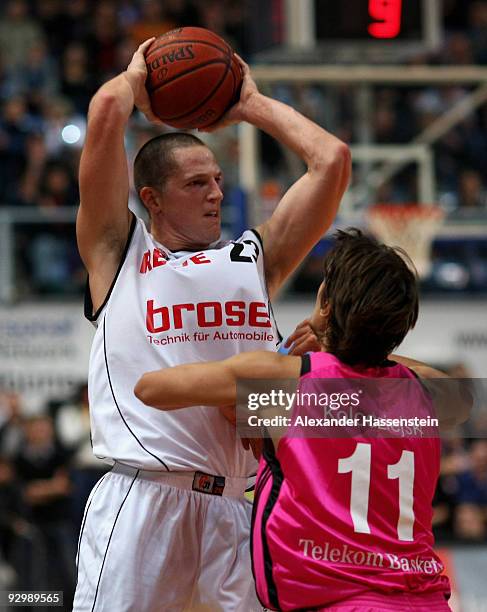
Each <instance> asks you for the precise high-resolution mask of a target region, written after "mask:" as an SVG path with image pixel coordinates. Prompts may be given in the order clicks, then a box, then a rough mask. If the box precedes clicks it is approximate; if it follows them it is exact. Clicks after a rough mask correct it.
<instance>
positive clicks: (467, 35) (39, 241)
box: [0, 0, 487, 298]
mask: <svg viewBox="0 0 487 612" xmlns="http://www.w3.org/2000/svg"><path fill="white" fill-rule="evenodd" d="M257 6H259V7H260V5H258V4H257V3H256V1H255V0H245V1H240V0H98V1H95V0H66V1H62V0H4V2H2V3H1V5H0V210H1V207H5V206H10V207H14V208H15V209H21V208H26V207H33V208H34V209H35V210H36V211H38V212H39V213H40V214H41V215H42V219H45V222H44V223H38V221H36V222H32V223H30V222H29V221H28V220H26V221H25V223H24V225H22V224H20V223H19V224H17V225H16V226H15V235H14V240H13V243H14V245H15V251H16V252H15V257H14V259H15V262H16V269H15V278H16V279H18V281H17V285H18V287H17V295H16V296H15V297H18V298H22V297H24V296H26V295H29V293H31V294H34V295H43V294H44V295H46V294H47V295H52V294H56V293H58V294H59V293H65V294H68V295H72V294H76V293H79V292H80V291H81V290H82V287H83V284H84V274H83V269H82V266H81V263H80V261H79V258H78V255H77V251H76V246H75V240H74V232H73V226H72V221H69V223H68V221H66V222H65V223H56V224H51V225H49V224H47V225H46V223H48V222H49V218H50V216H51V217H54V216H55V213H56V211H58V210H59V209H61V208H62V207H74V206H76V205H77V203H78V198H79V194H78V186H77V178H76V177H77V168H78V163H79V155H80V149H81V146H82V143H83V138H84V133H85V130H86V112H87V108H88V104H89V100H90V98H91V96H92V95H93V93H94V92H95V91H96V89H97V87H99V86H100V84H101V83H103V82H104V81H106V80H107V79H108V78H110V77H111V76H114V75H115V74H117V73H119V72H120V71H122V70H123V69H124V68H125V67H126V66H127V64H128V62H129V61H130V58H131V55H132V53H133V51H134V49H135V48H136V46H137V45H138V44H139V43H140V42H141V41H142V40H144V39H146V38H147V37H149V36H151V35H155V34H161V33H163V32H165V31H167V30H169V29H171V28H173V27H176V26H180V25H188V24H191V25H198V26H202V27H206V28H209V29H211V30H213V31H215V32H216V33H218V34H220V35H221V36H223V37H224V38H226V39H227V40H228V41H229V42H230V43H231V44H232V45H233V46H234V48H235V49H236V50H237V51H239V52H240V53H241V54H242V55H243V56H244V57H245V58H246V59H247V60H249V61H253V60H254V59H255V58H256V57H258V54H257V55H256V52H258V51H260V50H262V49H263V48H265V47H266V46H267V47H269V46H272V45H275V44H278V43H280V42H282V36H283V35H282V33H283V30H284V27H283V14H284V9H285V3H284V0H272V1H269V2H268V3H265V6H262V7H260V8H259V10H258V11H256V7H257ZM442 6H443V11H444V15H443V22H444V27H445V37H444V42H443V44H442V46H441V48H440V49H438V51H436V52H434V53H429V54H423V55H420V56H417V55H416V56H414V57H409V58H408V59H407V60H405V61H407V62H408V63H410V64H417V65H420V64H432V65H469V64H478V65H486V64H487V0H445V2H443V3H442ZM258 22H259V25H256V24H257V23H258ZM262 23H264V25H262ZM264 90H265V91H266V92H268V93H270V94H271V95H273V96H274V97H277V98H279V99H282V100H283V101H285V102H289V103H290V104H292V105H293V106H295V107H296V108H298V109H299V110H301V111H302V112H303V113H305V114H306V115H308V116H310V117H312V118H313V119H314V120H316V121H317V122H318V123H320V124H322V125H324V126H325V127H327V128H329V129H330V130H331V131H332V132H334V133H336V134H337V135H338V136H339V137H340V138H342V139H343V140H344V141H346V142H348V143H354V142H357V141H358V140H359V134H358V133H357V131H358V129H359V128H358V126H357V122H356V120H355V119H356V116H357V108H356V105H355V98H356V95H355V94H356V91H355V89H354V88H353V87H351V86H346V85H343V86H340V87H338V86H320V85H317V84H309V85H307V84H305V85H302V84H278V85H276V86H272V87H270V86H264ZM470 90H471V87H469V86H466V85H457V84H454V83H453V84H451V85H447V86H439V87H437V86H431V87H426V88H425V87H390V86H377V87H375V88H374V91H373V96H374V98H373V99H374V103H373V113H372V117H371V126H370V128H371V134H372V137H373V140H374V141H375V142H377V143H407V142H408V141H409V140H410V139H411V138H412V137H414V136H415V135H417V134H419V133H420V132H421V131H422V130H424V129H426V128H427V127H428V126H430V125H431V124H432V123H433V122H434V121H435V120H437V119H438V118H439V117H440V116H442V115H443V114H444V113H445V111H448V110H449V109H451V108H452V107H453V106H454V105H455V104H457V103H458V102H460V101H461V100H462V99H463V98H464V97H465V95H466V94H467V93H468V92H469V91H470ZM227 132H228V133H227ZM227 132H226V133H222V134H216V135H213V136H211V137H210V143H209V144H211V145H212V146H214V147H215V149H216V153H217V155H218V156H219V159H220V160H221V163H222V165H223V169H224V171H225V173H226V184H227V186H228V189H229V190H231V189H232V188H234V187H235V186H236V183H237V171H236V162H237V159H238V143H237V138H236V134H235V133H231V131H227ZM152 134H153V131H152V128H151V127H150V126H149V125H148V124H147V123H146V122H145V120H144V119H143V118H141V117H140V116H139V115H138V114H137V113H135V114H134V116H133V120H132V122H131V128H130V130H129V132H128V134H127V149H128V154H129V157H133V156H134V154H135V151H136V150H137V149H138V147H139V146H141V145H142V144H143V143H144V142H145V141H146V140H147V139H148V138H149V137H150V136H151V135H152ZM261 151H262V155H261V168H260V170H261V177H262V190H261V193H260V194H259V195H260V199H261V205H262V207H263V208H264V209H265V210H266V211H268V212H271V211H272V209H273V207H274V206H275V203H276V202H277V201H278V200H279V197H280V195H282V193H283V191H284V190H285V189H286V188H287V186H288V185H289V184H290V183H291V182H293V180H294V179H295V178H296V175H297V174H298V173H299V172H301V171H302V168H301V166H300V164H298V163H297V161H296V159H294V157H293V156H289V155H287V154H286V153H285V152H283V151H282V150H281V149H280V147H279V146H278V145H276V143H274V142H273V141H272V140H271V139H270V138H268V137H266V136H265V135H261ZM434 153H435V164H436V178H437V184H438V191H439V202H440V204H441V205H442V206H443V207H444V209H445V211H446V212H447V213H448V214H450V215H453V216H455V215H456V216H460V217H467V218H471V217H477V216H479V215H480V216H484V218H485V216H486V215H487V183H486V181H487V177H486V175H485V168H486V167H487V104H484V105H483V106H481V107H480V108H478V109H477V110H476V111H475V112H473V113H471V114H470V115H469V116H468V117H467V118H466V119H465V120H463V121H462V122H461V123H460V124H458V125H456V126H455V127H454V128H453V129H451V130H450V131H449V132H448V133H447V134H446V135H445V136H443V137H442V138H441V139H440V140H439V141H438V142H437V143H436V144H435V145H434ZM416 178H417V177H416V168H414V167H413V166H408V167H406V168H405V169H404V170H403V171H402V172H400V173H399V174H398V175H396V176H395V177H394V178H393V179H391V180H390V181H389V182H387V183H385V184H384V185H383V186H382V187H381V188H380V189H379V191H378V192H377V193H376V194H375V201H376V202H417V201H418V194H417V180H416ZM241 197H242V194H240V195H239V196H238V197H237V201H240V199H241ZM131 201H132V205H133V206H135V207H137V202H136V197H135V195H134V194H133V193H132V196H131ZM233 207H234V202H233V199H232V198H231V197H228V196H227V198H226V200H225V210H224V214H225V219H227V220H229V223H230V225H232V220H233V219H234V217H235V215H236V214H237V213H235V211H234V210H233ZM29 223H30V224H29ZM26 246H28V248H26Z"/></svg>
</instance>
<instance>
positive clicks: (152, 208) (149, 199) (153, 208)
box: [139, 187, 162, 217]
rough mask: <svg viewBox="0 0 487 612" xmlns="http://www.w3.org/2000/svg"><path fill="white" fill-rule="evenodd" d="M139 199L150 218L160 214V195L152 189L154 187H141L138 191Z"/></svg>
mask: <svg viewBox="0 0 487 612" xmlns="http://www.w3.org/2000/svg"><path fill="white" fill-rule="evenodd" d="M139 197H140V199H141V200H142V202H143V203H144V206H145V207H146V208H147V210H148V211H149V214H150V216H151V217H154V216H156V215H159V214H161V211H162V201H161V194H160V193H159V191H158V190H157V189H154V187H142V189H141V190H140V191H139Z"/></svg>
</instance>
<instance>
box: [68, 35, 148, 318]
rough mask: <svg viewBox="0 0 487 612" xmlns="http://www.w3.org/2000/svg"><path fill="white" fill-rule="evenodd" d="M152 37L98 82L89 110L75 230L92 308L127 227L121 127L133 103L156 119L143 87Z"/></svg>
mask: <svg viewBox="0 0 487 612" xmlns="http://www.w3.org/2000/svg"><path fill="white" fill-rule="evenodd" d="M152 40H153V39H150V40H148V41H146V42H145V43H143V44H142V45H140V47H139V48H138V49H137V51H136V52H135V54H134V56H133V58H132V61H131V62H130V64H129V66H128V68H127V70H126V71H125V72H123V73H122V74H120V75H118V76H117V77H115V78H113V79H112V80H110V81H108V82H107V83H105V84H104V85H102V87H100V89H99V90H98V91H97V92H96V94H95V95H94V96H93V98H92V100H91V103H90V107H89V111H88V127H87V133H86V142H85V145H84V147H83V152H82V155H81V161H80V169H79V186H80V208H79V212H78V218H77V221H76V233H77V238H78V248H79V252H80V255H81V258H82V260H83V262H84V264H85V266H86V268H87V270H88V272H89V275H90V290H91V295H92V300H93V305H94V307H95V309H97V307H98V306H99V305H100V304H101V303H102V302H103V300H104V298H105V295H106V293H107V291H108V289H109V287H110V285H111V283H112V281H113V278H114V275H115V273H116V270H117V267H118V264H119V261H120V257H121V255H122V252H123V249H124V246H125V243H126V240H127V237H128V233H129V227H130V218H131V215H130V211H129V209H128V196H129V178H128V169H127V159H126V155H125V147H124V134H125V128H126V126H127V122H128V119H129V117H130V115H131V113H132V110H133V108H134V104H135V105H136V106H138V108H140V110H142V112H144V113H145V114H146V115H147V117H148V118H149V119H150V120H154V119H155V118H154V116H153V115H152V113H151V111H150V103H149V98H148V95H147V91H146V89H145V79H146V75H147V72H146V66H145V60H144V50H145V49H146V47H147V46H148V45H149V44H150V43H151V42H152Z"/></svg>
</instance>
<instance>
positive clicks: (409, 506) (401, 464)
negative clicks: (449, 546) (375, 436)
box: [338, 442, 414, 542]
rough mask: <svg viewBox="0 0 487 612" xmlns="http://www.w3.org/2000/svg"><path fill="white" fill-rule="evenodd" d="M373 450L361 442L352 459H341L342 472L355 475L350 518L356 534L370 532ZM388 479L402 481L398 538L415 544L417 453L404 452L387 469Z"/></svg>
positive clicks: (400, 486)
mask: <svg viewBox="0 0 487 612" xmlns="http://www.w3.org/2000/svg"><path fill="white" fill-rule="evenodd" d="M371 450H372V447H371V445H370V444H367V443H365V442H358V443H357V446H356V448H355V450H354V452H353V453H352V454H351V455H350V456H349V457H344V458H343V459H339V460H338V473H339V474H347V473H348V472H351V473H352V479H351V491H350V515H351V517H352V522H353V528H354V531H355V532H356V533H370V526H369V523H368V520H367V514H368V510H369V489H370V467H371V461H372V453H371ZM387 478H388V479H390V480H395V479H396V478H397V479H398V480H399V519H398V521H397V537H398V539H399V540H402V541H406V542H412V541H413V529H414V509H413V501H414V500H413V492H414V453H413V452H412V451H407V450H403V451H402V454H401V457H400V459H399V461H398V462H397V463H394V464H392V465H388V466H387Z"/></svg>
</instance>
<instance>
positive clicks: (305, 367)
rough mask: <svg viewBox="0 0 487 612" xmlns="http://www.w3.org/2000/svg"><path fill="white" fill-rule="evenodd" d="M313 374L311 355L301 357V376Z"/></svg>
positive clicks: (306, 354)
mask: <svg viewBox="0 0 487 612" xmlns="http://www.w3.org/2000/svg"><path fill="white" fill-rule="evenodd" d="M310 372H311V355H310V354H309V353H305V354H304V355H302V356H301V371H300V372H299V375H300V376H304V375H305V374H309V373H310Z"/></svg>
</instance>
